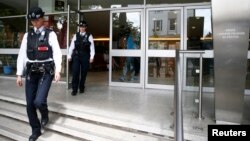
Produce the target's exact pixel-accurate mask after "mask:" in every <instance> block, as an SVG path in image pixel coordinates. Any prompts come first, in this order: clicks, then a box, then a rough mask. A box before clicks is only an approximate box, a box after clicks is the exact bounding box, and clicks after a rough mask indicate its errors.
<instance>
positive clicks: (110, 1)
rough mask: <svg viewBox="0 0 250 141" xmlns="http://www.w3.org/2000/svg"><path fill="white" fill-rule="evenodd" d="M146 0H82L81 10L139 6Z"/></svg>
mask: <svg viewBox="0 0 250 141" xmlns="http://www.w3.org/2000/svg"><path fill="white" fill-rule="evenodd" d="M143 1H144V0H81V10H84V9H92V10H96V9H104V8H122V7H136V6H137V7H138V6H142V5H143Z"/></svg>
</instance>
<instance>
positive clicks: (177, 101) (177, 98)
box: [174, 49, 205, 141]
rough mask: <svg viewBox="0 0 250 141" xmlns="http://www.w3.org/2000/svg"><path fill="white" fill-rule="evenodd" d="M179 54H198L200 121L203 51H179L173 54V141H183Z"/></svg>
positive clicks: (200, 115)
mask: <svg viewBox="0 0 250 141" xmlns="http://www.w3.org/2000/svg"><path fill="white" fill-rule="evenodd" d="M180 53H191V54H194V53H198V54H200V72H199V74H200V75H199V76H200V79H199V81H200V82H199V119H202V54H203V53H205V51H200V50H192V51H191V50H179V49H176V52H175V62H176V63H175V67H176V68H175V89H174V92H175V95H174V110H175V111H174V115H175V117H174V120H175V125H174V128H175V133H174V134H175V141H183V140H184V137H183V108H182V93H181V92H182V90H181V89H182V81H181V80H182V78H181V69H180V66H181V65H180Z"/></svg>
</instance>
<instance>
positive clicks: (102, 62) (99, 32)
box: [69, 11, 110, 86]
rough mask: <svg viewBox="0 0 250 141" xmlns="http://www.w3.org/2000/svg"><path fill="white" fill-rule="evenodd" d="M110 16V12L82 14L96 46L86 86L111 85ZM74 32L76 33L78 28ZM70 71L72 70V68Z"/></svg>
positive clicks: (81, 16) (81, 18) (81, 17)
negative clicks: (109, 77)
mask: <svg viewBox="0 0 250 141" xmlns="http://www.w3.org/2000/svg"><path fill="white" fill-rule="evenodd" d="M109 15H110V12H109V11H97V12H84V13H81V14H80V20H85V21H86V22H87V24H88V28H87V32H89V33H91V34H92V35H93V38H94V44H95V56H94V62H93V63H92V64H90V68H89V71H88V74H87V78H86V85H94V86H100V85H101V86H103V85H109V83H108V76H109V73H108V72H109V67H108V66H109V52H110V51H109V38H108V37H109V25H110V23H109V17H110V16H109ZM75 17H76V16H75ZM96 17H98V18H96ZM72 18H73V16H72ZM74 30H75V32H76V31H77V28H75V29H74ZM72 37H73V36H71V38H72ZM71 38H70V40H71ZM69 69H70V70H71V66H70V67H69ZM69 72H70V78H69V82H71V79H72V78H71V71H69Z"/></svg>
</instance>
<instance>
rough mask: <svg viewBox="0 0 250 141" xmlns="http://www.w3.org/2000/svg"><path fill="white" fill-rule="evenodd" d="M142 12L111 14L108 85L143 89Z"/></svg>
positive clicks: (132, 11) (130, 11)
mask: <svg viewBox="0 0 250 141" xmlns="http://www.w3.org/2000/svg"><path fill="white" fill-rule="evenodd" d="M141 13H142V12H141V11H140V10H139V11H138V10H136V11H135V10H126V11H113V12H111V18H110V19H111V22H110V23H111V28H110V29H111V33H112V34H111V35H110V39H111V41H112V42H110V62H112V63H110V68H112V69H111V70H110V85H118V86H120V85H122V86H132V87H143V84H142V82H143V81H142V79H143V77H142V75H143V74H144V73H143V72H141V69H140V68H141V66H143V64H144V63H143V62H144V61H142V57H143V49H142V48H143V45H142V42H141V39H142V37H141V36H142V32H141V28H142V17H143V16H142V14H141Z"/></svg>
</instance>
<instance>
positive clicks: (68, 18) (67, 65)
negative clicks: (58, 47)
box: [66, 5, 70, 89]
mask: <svg viewBox="0 0 250 141" xmlns="http://www.w3.org/2000/svg"><path fill="white" fill-rule="evenodd" d="M69 24H70V6H69V5H68V13H67V43H66V44H67V54H68V52H69ZM66 68H67V71H66V78H67V89H69V60H68V56H67V55H66Z"/></svg>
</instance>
